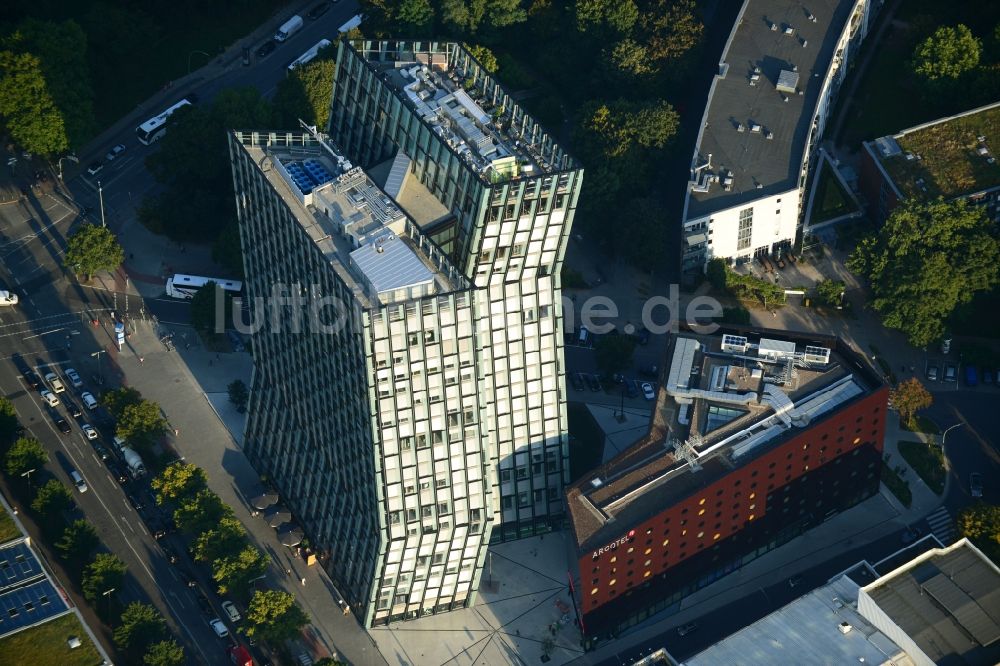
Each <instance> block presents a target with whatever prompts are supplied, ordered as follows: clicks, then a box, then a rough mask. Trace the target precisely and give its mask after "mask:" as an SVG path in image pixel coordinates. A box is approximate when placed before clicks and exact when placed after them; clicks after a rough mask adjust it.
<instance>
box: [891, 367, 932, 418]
mask: <svg viewBox="0 0 1000 666" xmlns="http://www.w3.org/2000/svg"><path fill="white" fill-rule="evenodd" d="M889 396H890V400H892V406H893V408H895V410H896V411H897V412H899V420H900V421H901V422H902V423H903V425H904V426H905V427H907V428H908V429H910V430H913V429H914V428H913V417H914V416H916V414H917V412H919V411H920V410H921V409H927V408H928V407H930V406H931V405H932V404H933V403H934V398H933V397H932V396H931V394H930V391H928V390H927V389H926V388H925V387H924V385H923V384H922V383H921V382H920V380H919V379H917V378H916V377H910V378H909V379H907V380H905V381H902V382H900V383H899V384H898V385H897V386H896V388H894V389H892V390H891V391H890V392H889Z"/></svg>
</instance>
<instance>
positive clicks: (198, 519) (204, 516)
mask: <svg viewBox="0 0 1000 666" xmlns="http://www.w3.org/2000/svg"><path fill="white" fill-rule="evenodd" d="M232 515H233V510H232V508H230V507H229V506H228V505H227V504H225V503H224V502H223V501H222V499H221V498H220V497H219V496H218V495H216V494H215V493H213V492H212V491H211V490H208V489H205V490H199V491H198V492H197V493H196V494H195V496H194V497H191V498H189V499H186V500H183V501H181V502H180V506H179V507H178V508H177V510H176V511H174V521H175V522H176V523H177V527H179V528H180V529H182V530H184V531H185V532H187V533H188V534H201V533H202V532H205V531H207V530H209V529H212V528H213V527H215V526H216V525H218V524H219V521H221V520H222V519H223V518H224V517H231V516H232Z"/></svg>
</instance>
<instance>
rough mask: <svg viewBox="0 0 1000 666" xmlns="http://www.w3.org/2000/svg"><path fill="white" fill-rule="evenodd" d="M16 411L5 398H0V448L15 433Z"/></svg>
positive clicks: (8, 399)
mask: <svg viewBox="0 0 1000 666" xmlns="http://www.w3.org/2000/svg"><path fill="white" fill-rule="evenodd" d="M17 424H18V421H17V410H15V409H14V403H13V402H11V401H10V398H8V397H6V396H0V446H2V445H6V444H7V442H8V441H10V440H11V439H12V438H13V437H14V434H15V433H17Z"/></svg>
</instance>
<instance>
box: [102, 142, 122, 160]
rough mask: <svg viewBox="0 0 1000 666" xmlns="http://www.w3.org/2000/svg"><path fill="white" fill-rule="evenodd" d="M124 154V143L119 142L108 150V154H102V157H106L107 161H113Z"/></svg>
mask: <svg viewBox="0 0 1000 666" xmlns="http://www.w3.org/2000/svg"><path fill="white" fill-rule="evenodd" d="M124 154H125V144H124V143H119V144H118V145H117V146H114V147H113V148H112V149H111V150H109V151H108V154H107V155H105V156H104V159H106V160H107V161H109V162H114V161H115V160H116V159H118V158H119V157H121V156H122V155H124Z"/></svg>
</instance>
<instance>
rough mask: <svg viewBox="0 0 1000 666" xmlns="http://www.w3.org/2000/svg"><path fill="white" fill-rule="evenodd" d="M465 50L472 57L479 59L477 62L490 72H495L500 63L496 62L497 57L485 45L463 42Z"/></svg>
mask: <svg viewBox="0 0 1000 666" xmlns="http://www.w3.org/2000/svg"><path fill="white" fill-rule="evenodd" d="M465 50H466V51H468V52H469V53H470V54H471V55H472V57H473V58H475V59H476V60H478V61H479V64H480V65H482V66H483V69H485V70H486V71H487V72H489V73H490V74H496V72H497V70H498V69H499V68H500V65H499V64H498V63H497V57H496V55H495V54H494V53H493V51H491V50H490V49H488V48H486V47H485V46H480V45H478V44H465Z"/></svg>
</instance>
